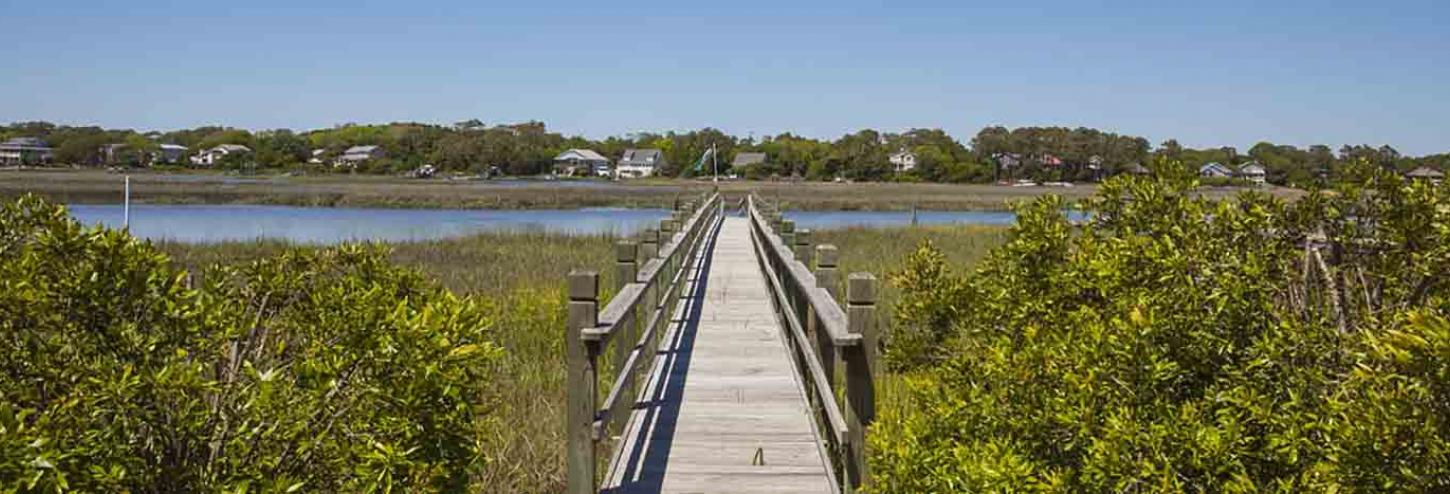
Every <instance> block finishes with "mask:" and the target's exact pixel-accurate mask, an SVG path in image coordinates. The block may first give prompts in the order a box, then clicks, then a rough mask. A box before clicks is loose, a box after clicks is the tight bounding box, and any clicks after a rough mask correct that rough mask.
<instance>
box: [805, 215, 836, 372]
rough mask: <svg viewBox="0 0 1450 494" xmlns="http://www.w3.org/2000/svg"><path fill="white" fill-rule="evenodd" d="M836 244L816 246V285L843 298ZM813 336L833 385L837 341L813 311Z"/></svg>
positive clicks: (817, 351) (834, 298) (817, 350)
mask: <svg viewBox="0 0 1450 494" xmlns="http://www.w3.org/2000/svg"><path fill="white" fill-rule="evenodd" d="M836 258H837V251H836V246H834V245H831V244H822V245H817V246H816V286H818V287H821V288H824V289H826V293H829V294H831V300H832V301H836V300H840V299H841V275H840V273H838V272H837V271H836ZM810 324H811V331H812V333H813V334H812V336H814V337H815V341H816V354H817V355H820V356H821V367H822V368H823V369H824V370H825V371H826V379H827V380H829V381H830V383H831V385H832V387H834V386H835V384H836V342H834V341H831V335H830V334H829V333H827V332H826V330H825V328H822V327H820V320H819V319H817V318H816V317H815V313H814V312H812V315H811V318H810Z"/></svg>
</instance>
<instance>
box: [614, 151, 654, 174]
mask: <svg viewBox="0 0 1450 494" xmlns="http://www.w3.org/2000/svg"><path fill="white" fill-rule="evenodd" d="M661 166H665V153H663V152H661V151H660V150H658V149H626V150H624V156H621V157H620V158H619V166H618V167H617V168H616V170H617V173H618V175H619V177H620V178H639V177H648V176H652V175H654V174H655V173H657V170H658V169H659V167H661Z"/></svg>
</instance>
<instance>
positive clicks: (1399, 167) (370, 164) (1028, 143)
mask: <svg viewBox="0 0 1450 494" xmlns="http://www.w3.org/2000/svg"><path fill="white" fill-rule="evenodd" d="M12 137H39V138H41V139H44V140H45V141H46V142H48V143H49V144H50V146H51V147H53V148H54V149H55V157H56V161H57V162H59V163H63V164H70V165H82V166H85V165H91V166H98V165H116V164H120V165H128V164H129V165H142V164H144V163H145V162H146V161H147V160H146V157H147V156H149V155H150V153H151V152H152V151H154V150H155V148H156V146H159V145H160V144H162V143H166V144H177V145H182V146H186V147H187V148H188V150H189V151H190V152H191V153H192V154H195V153H197V152H200V151H202V150H205V149H209V148H212V147H215V146H218V145H222V144H240V145H244V146H247V147H248V148H250V149H251V150H252V151H253V152H252V153H251V154H250V155H248V156H247V157H246V158H245V159H241V160H229V163H227V166H231V167H238V168H268V169H286V168H299V167H307V166H309V165H308V162H309V160H312V159H313V158H318V160H319V161H321V162H322V163H324V166H320V167H318V166H316V165H313V167H314V168H318V170H317V171H323V170H328V169H330V168H331V167H330V166H327V165H326V163H331V162H332V160H333V159H335V158H336V157H337V156H339V155H341V154H342V153H343V152H344V151H345V150H346V149H347V148H349V147H351V146H359V145H378V146H381V147H382V148H383V149H384V151H385V153H386V157H385V158H382V159H377V160H370V161H367V162H365V163H361V164H360V165H359V166H358V167H357V168H355V169H351V168H350V169H349V171H355V172H361V173H402V172H406V171H409V170H413V169H416V168H418V167H420V166H423V165H433V166H434V167H435V169H437V170H439V171H442V172H446V173H487V172H489V171H490V170H492V169H497V170H498V171H499V172H502V173H507V174H510V175H536V174H542V173H548V172H550V171H551V170H552V165H553V158H554V157H555V156H557V155H558V154H559V153H561V152H563V151H564V150H567V149H572V148H584V149H592V150H595V151H597V152H599V153H601V154H603V155H604V156H607V157H610V158H612V159H617V158H618V157H619V156H620V155H621V154H623V152H624V150H625V149H629V148H646V149H659V150H661V151H663V153H664V156H665V160H666V165H665V166H664V167H662V168H661V170H660V175H663V176H669V177H689V176H693V175H695V174H698V173H708V172H709V167H704V168H703V169H702V170H699V171H697V170H695V167H694V166H693V165H694V164H695V163H696V161H697V160H698V159H699V158H700V156H702V155H703V154H704V153H705V151H706V150H708V149H710V148H711V147H712V146H713V147H715V149H716V150H717V153H718V154H717V155H716V159H717V160H718V161H719V166H720V170H721V171H722V172H726V173H736V174H739V175H742V176H745V177H747V178H754V179H768V178H772V177H779V178H802V179H808V180H834V179H837V178H840V179H848V180H864V181H886V180H899V181H927V182H957V183H987V182H993V181H1001V180H1019V179H1028V180H1037V181H1044V180H1056V181H1079V182H1080V181H1092V180H1098V179H1101V178H1104V177H1107V176H1112V175H1117V174H1121V173H1125V172H1128V171H1132V170H1135V169H1138V168H1139V167H1142V166H1147V165H1149V164H1151V163H1155V162H1175V163H1182V164H1183V166H1187V167H1197V166H1201V165H1203V164H1206V163H1210V162H1218V163H1222V164H1224V165H1228V166H1231V167H1238V166H1243V165H1247V164H1249V163H1253V162H1256V163H1258V164H1260V165H1261V166H1263V167H1264V168H1265V169H1266V171H1267V175H1268V177H1267V178H1268V181H1269V182H1271V183H1275V184H1281V185H1299V186H1302V185H1307V184H1310V183H1313V182H1315V181H1317V180H1320V179H1321V178H1323V177H1325V176H1328V175H1330V174H1331V173H1333V172H1334V171H1335V170H1337V169H1339V168H1340V167H1342V166H1343V165H1344V164H1346V163H1350V162H1357V161H1368V162H1371V163H1374V164H1377V165H1380V166H1382V167H1384V168H1386V169H1388V170H1393V171H1399V172H1406V171H1409V170H1412V169H1414V168H1417V167H1421V166H1427V167H1430V168H1432V169H1436V170H1441V171H1443V170H1445V169H1447V168H1450V153H1442V154H1434V155H1428V156H1420V157H1411V156H1405V155H1402V154H1401V153H1400V152H1399V151H1397V150H1395V149H1394V148H1393V147H1390V146H1371V145H1363V144H1360V145H1344V146H1341V147H1339V148H1338V149H1337V150H1336V149H1333V148H1331V147H1330V146H1328V145H1312V146H1309V147H1307V148H1299V147H1296V146H1292V145H1284V144H1274V143H1271V142H1259V143H1257V144H1255V145H1253V146H1252V147H1250V148H1249V149H1248V151H1247V152H1240V151H1239V150H1238V149H1237V148H1233V147H1219V148H1205V149H1192V148H1186V147H1184V146H1182V145H1180V144H1179V143H1178V141H1176V140H1172V139H1170V140H1167V141H1164V142H1162V143H1160V144H1159V145H1157V146H1153V145H1152V144H1151V143H1150V142H1149V141H1148V140H1147V139H1145V138H1143V137H1137V136H1129V135H1120V134H1116V133H1112V132H1104V131H1100V130H1096V129H1089V128H1082V127H1079V128H1068V127H1021V128H1013V129H1009V128H1006V127H1001V126H993V127H987V128H984V129H982V130H981V131H979V132H978V133H977V134H976V135H975V136H973V137H972V138H971V139H970V140H969V141H967V142H965V143H964V142H961V141H959V140H957V139H956V138H954V137H952V136H951V135H949V134H947V133H946V132H944V131H942V130H941V129H911V130H908V131H906V132H900V133H892V132H881V131H878V130H873V129H864V130H860V131H857V132H854V133H851V134H846V135H843V136H841V137H839V138H837V139H835V140H824V139H815V138H810V137H803V136H798V135H795V134H791V133H782V134H779V135H774V136H766V137H763V138H759V139H757V138H754V137H741V136H735V135H730V134H727V133H725V132H723V131H720V130H718V129H713V128H704V129H699V130H691V131H687V132H675V131H670V132H665V133H652V132H641V133H634V134H629V135H626V136H611V137H607V138H604V139H590V138H586V137H582V136H566V135H564V134H561V133H559V132H552V131H550V130H549V129H548V128H547V127H546V126H545V124H544V123H543V122H538V121H530V122H524V123H513V124H500V125H488V124H485V123H484V122H482V121H480V120H477V119H474V120H468V121H463V122H458V123H455V124H452V125H437V124H427V123H416V122H395V123H388V124H346V125H340V126H336V127H332V128H327V129H316V130H309V131H294V130H290V129H274V130H261V131H249V130H246V129H238V128H232V127H222V126H205V127H197V128H193V129H182V130H173V131H165V132H161V131H150V132H141V131H136V130H130V129H104V128H101V127H96V126H80V127H77V126H65V125H56V124H52V123H48V122H22V123H15V124H11V125H7V126H4V127H0V138H3V139H8V138H12ZM112 144H124V146H123V147H121V148H120V149H122V150H123V152H121V153H113V154H111V155H109V156H108V155H107V154H106V153H105V151H104V149H105V147H106V146H108V145H112ZM314 151H319V152H320V155H318V156H314V155H313V152H314ZM903 151H905V152H909V153H911V154H912V155H914V156H915V158H916V165H915V168H914V169H911V170H906V171H902V170H897V169H896V167H894V166H893V165H892V164H891V162H890V159H889V157H890V156H891V155H892V154H894V153H898V152H903ZM741 152H762V153H765V154H766V156H767V158H766V161H765V163H760V164H754V165H750V166H746V167H742V169H739V170H734V169H731V168H730V160H731V159H732V158H733V157H734V156H735V155H736V154H737V153H741Z"/></svg>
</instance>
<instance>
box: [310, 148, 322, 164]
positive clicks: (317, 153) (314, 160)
mask: <svg viewBox="0 0 1450 494" xmlns="http://www.w3.org/2000/svg"><path fill="white" fill-rule="evenodd" d="M326 155H327V150H326V149H313V150H312V157H311V158H308V159H307V162H308V163H310V164H313V165H321V164H322V163H323V161H322V158H323V157H324V156H326Z"/></svg>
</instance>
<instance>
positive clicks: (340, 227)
mask: <svg viewBox="0 0 1450 494" xmlns="http://www.w3.org/2000/svg"><path fill="white" fill-rule="evenodd" d="M69 208H70V212H71V215H72V216H74V217H75V218H76V219H78V220H80V221H81V222H82V223H86V224H95V223H101V224H104V225H107V226H110V227H117V228H119V227H120V226H121V223H122V216H123V213H122V207H121V206H120V205H88V204H77V205H71V206H69ZM668 213H669V212H668V211H666V210H663V209H625V208H589V209H569V210H559V209H533V210H489V209H388V208H318V207H295V206H261V205H155V204H145V205H132V206H131V233H132V234H135V235H136V236H139V237H142V238H147V239H152V240H174V241H181V242H223V241H237V240H255V239H259V238H268V239H283V240H289V241H292V242H299V243H309V244H330V243H339V242H346V241H356V240H377V241H386V242H397V241H408V240H429V239H438V238H449V237H459V236H465V235H469V234H473V233H480V232H495V231H547V232H556V233H569V234H605V233H612V234H616V235H629V234H633V233H636V232H638V231H640V230H643V229H645V228H648V227H649V226H651V225H657V224H659V220H661V219H664V218H667V217H669V214H668ZM786 217H787V218H789V219H792V220H795V222H796V225H797V227H798V228H811V229H817V230H820V229H829V228H845V227H857V226H859V227H868V228H870V227H888V226H903V225H909V224H911V213H909V212H878V211H792V212H788V213H786ZM1015 219H1016V217H1015V216H1014V215H1013V214H1012V213H1007V212H992V211H921V212H919V213H918V216H917V221H918V223H919V224H923V225H930V224H948V223H957V224H978V225H1010V224H1012V222H1013V221H1014V220H1015Z"/></svg>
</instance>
